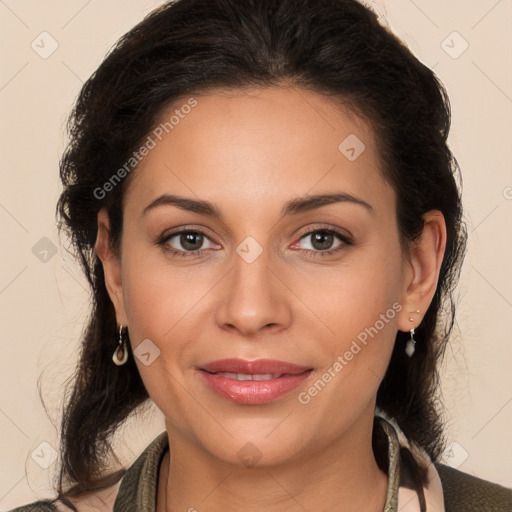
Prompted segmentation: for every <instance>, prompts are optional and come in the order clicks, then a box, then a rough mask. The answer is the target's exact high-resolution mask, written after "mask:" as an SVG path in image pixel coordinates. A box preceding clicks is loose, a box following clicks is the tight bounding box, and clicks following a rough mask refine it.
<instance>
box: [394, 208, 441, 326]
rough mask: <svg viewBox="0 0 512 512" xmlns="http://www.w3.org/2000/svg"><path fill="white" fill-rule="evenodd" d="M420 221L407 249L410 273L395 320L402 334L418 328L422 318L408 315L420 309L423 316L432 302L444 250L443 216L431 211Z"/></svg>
mask: <svg viewBox="0 0 512 512" xmlns="http://www.w3.org/2000/svg"><path fill="white" fill-rule="evenodd" d="M423 219H424V221H425V223H424V227H423V232H422V234H421V236H420V238H419V239H418V240H417V241H416V242H415V243H414V244H413V245H412V247H411V249H410V259H409V264H410V267H411V269H412V273H411V278H410V280H409V282H408V283H407V289H406V290H405V292H404V297H403V301H402V305H403V310H402V312H401V315H400V317H399V319H398V328H399V329H400V330H401V331H404V332H406V331H410V330H411V329H412V328H416V327H418V325H419V324H420V323H421V318H422V317H418V315H417V314H412V315H411V313H413V312H416V311H417V310H420V311H421V312H422V313H423V314H424V313H425V312H426V311H427V309H428V307H429V305H430V303H431V302H432V298H433V297H434V294H435V292H436V288H437V283H438V281H439V273H440V270H441V264H442V262H443V257H444V253H445V250H446V224H445V221H444V217H443V214H442V213H441V212H440V211H438V210H432V211H429V212H427V213H426V214H425V215H424V216H423ZM411 319H412V322H411Z"/></svg>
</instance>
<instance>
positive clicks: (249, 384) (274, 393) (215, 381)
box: [200, 370, 313, 405]
mask: <svg viewBox="0 0 512 512" xmlns="http://www.w3.org/2000/svg"><path fill="white" fill-rule="evenodd" d="M312 371H313V370H307V371H305V372H303V373H298V374H296V375H283V376H282V377H278V378H277V379H270V380H235V379H229V378H228V377H224V376H223V375H217V374H215V373H208V372H207V371H205V370H200V373H201V375H202V376H203V378H204V379H205V381H206V383H207V384H208V386H210V388H211V389H213V390H214V391H216V392H217V393H218V394H219V395H221V396H223V397H224V398H227V399H228V400H232V401H233V402H236V403H238V404H246V405H261V404H266V403H268V402H272V401H274V400H276V399H278V398H280V397H281V396H283V395H285V394H286V393H289V392H290V391H291V390H293V389H295V388H297V387H298V386H300V384H302V382H304V381H305V380H306V379H307V378H308V377H309V376H310V375H311V372H312Z"/></svg>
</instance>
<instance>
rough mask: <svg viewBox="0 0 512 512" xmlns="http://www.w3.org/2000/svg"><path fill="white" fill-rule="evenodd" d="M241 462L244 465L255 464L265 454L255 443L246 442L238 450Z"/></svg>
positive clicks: (250, 465)
mask: <svg viewBox="0 0 512 512" xmlns="http://www.w3.org/2000/svg"><path fill="white" fill-rule="evenodd" d="M237 456H238V458H239V460H240V462H241V463H242V464H243V465H244V466H248V467H252V466H255V465H256V464H257V463H258V461H259V460H260V459H261V457H262V456H263V455H262V453H261V452H260V451H259V450H258V447H257V446H256V445H255V444H254V443H245V444H244V446H243V447H242V448H240V450H238V452H237Z"/></svg>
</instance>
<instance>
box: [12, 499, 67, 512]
mask: <svg viewBox="0 0 512 512" xmlns="http://www.w3.org/2000/svg"><path fill="white" fill-rule="evenodd" d="M58 510H59V509H58V508H57V507H56V506H55V504H54V502H53V501H49V500H43V501H35V502H34V503H30V504H28V505H23V506H22V507H17V508H14V509H12V510H11V511H10V512H57V511H58Z"/></svg>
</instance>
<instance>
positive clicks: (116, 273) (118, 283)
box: [94, 208, 128, 326]
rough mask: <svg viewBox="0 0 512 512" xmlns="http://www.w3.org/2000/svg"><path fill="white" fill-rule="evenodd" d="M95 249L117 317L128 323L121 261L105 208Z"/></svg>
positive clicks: (99, 215)
mask: <svg viewBox="0 0 512 512" xmlns="http://www.w3.org/2000/svg"><path fill="white" fill-rule="evenodd" d="M94 250H95V252H96V254H97V255H98V258H99V259H100V260H101V263H102V265H103V273H104V274H105V286H106V288H107V291H108V294H109V296H110V300H111V301H112V303H113V304H114V308H115V310H116V318H117V322H118V324H119V325H125V326H126V325H128V319H127V316H126V311H125V307H124V296H123V286H122V279H121V262H120V259H119V258H118V257H117V256H116V255H115V254H114V252H113V251H112V247H111V240H110V222H109V218H108V213H107V210H106V209H105V208H102V209H101V210H100V211H99V212H98V235H97V237H96V243H95V245H94Z"/></svg>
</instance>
